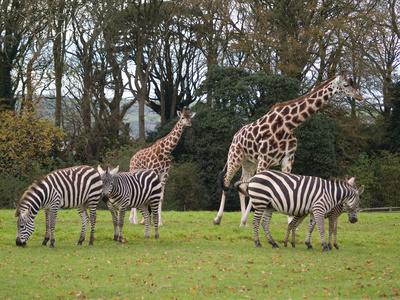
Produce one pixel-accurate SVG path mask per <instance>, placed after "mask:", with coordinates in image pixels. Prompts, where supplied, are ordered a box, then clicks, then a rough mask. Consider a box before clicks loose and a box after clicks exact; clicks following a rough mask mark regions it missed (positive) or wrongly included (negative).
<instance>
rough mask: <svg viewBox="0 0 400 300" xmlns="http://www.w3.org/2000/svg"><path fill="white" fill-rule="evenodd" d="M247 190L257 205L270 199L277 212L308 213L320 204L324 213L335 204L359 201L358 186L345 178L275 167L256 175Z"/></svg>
mask: <svg viewBox="0 0 400 300" xmlns="http://www.w3.org/2000/svg"><path fill="white" fill-rule="evenodd" d="M248 193H249V195H250V197H251V199H252V203H253V205H254V206H258V205H265V203H266V202H267V203H268V204H269V205H271V206H272V207H273V208H274V209H275V210H276V211H279V212H282V213H284V214H288V215H297V216H302V215H306V214H309V213H310V212H311V210H312V208H313V207H314V206H315V205H317V206H319V207H320V209H321V213H323V214H324V215H325V213H328V212H329V211H331V210H332V209H333V208H334V207H335V206H336V205H339V204H343V205H345V206H348V207H350V208H354V207H356V206H358V204H359V197H358V193H357V189H356V188H355V187H354V186H353V185H351V184H349V183H348V182H347V181H345V180H340V179H334V180H325V179H322V178H318V177H313V176H301V175H294V174H290V173H286V172H279V171H273V170H267V171H262V172H260V173H258V174H256V175H255V176H254V177H253V178H252V179H251V180H250V182H249V187H248Z"/></svg>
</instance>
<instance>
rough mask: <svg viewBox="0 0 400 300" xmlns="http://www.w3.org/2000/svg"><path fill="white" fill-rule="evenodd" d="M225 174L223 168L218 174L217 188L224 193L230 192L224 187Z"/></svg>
mask: <svg viewBox="0 0 400 300" xmlns="http://www.w3.org/2000/svg"><path fill="white" fill-rule="evenodd" d="M225 174H226V171H225V168H224V170H223V171H222V172H221V173H219V176H218V187H219V188H220V189H222V190H223V191H224V192H228V191H230V189H231V188H230V187H229V186H225V185H224V177H225Z"/></svg>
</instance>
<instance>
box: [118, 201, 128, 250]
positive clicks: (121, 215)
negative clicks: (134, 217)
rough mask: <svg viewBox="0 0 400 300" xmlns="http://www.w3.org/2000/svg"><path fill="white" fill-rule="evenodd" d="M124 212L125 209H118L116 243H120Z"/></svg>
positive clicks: (122, 207)
mask: <svg viewBox="0 0 400 300" xmlns="http://www.w3.org/2000/svg"><path fill="white" fill-rule="evenodd" d="M125 212H126V207H124V206H121V207H120V208H119V218H118V227H119V236H118V242H120V243H122V238H123V237H122V227H124V219H125Z"/></svg>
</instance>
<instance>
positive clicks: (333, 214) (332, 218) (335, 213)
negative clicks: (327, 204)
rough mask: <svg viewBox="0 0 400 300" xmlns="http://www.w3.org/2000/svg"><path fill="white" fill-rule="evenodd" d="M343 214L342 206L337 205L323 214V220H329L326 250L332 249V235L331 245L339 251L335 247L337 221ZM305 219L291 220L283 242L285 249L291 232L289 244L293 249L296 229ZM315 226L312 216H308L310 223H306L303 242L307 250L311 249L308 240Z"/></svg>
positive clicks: (303, 217) (298, 217)
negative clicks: (306, 228)
mask: <svg viewBox="0 0 400 300" xmlns="http://www.w3.org/2000/svg"><path fill="white" fill-rule="evenodd" d="M343 212H344V206H343V204H338V205H336V206H335V207H334V208H332V210H331V211H330V212H328V213H327V214H325V219H328V220H329V239H328V248H329V249H332V235H333V245H334V247H335V248H336V249H339V247H338V245H337V240H336V235H337V221H338V218H339V217H340V215H341V214H342V213H343ZM305 217H306V215H305V216H295V217H294V218H293V220H292V222H290V224H288V229H287V232H286V237H285V241H284V242H283V243H284V245H285V247H286V246H287V241H288V239H289V235H290V232H292V240H291V242H290V243H291V244H292V246H293V247H295V232H296V228H297V227H298V226H299V225H300V224H301V222H302V221H303V220H304V219H305ZM315 224H316V222H315V219H314V215H310V222H309V223H308V230H307V237H306V241H305V244H306V245H307V248H308V249H312V245H311V242H310V240H311V234H312V232H313V230H314V227H315Z"/></svg>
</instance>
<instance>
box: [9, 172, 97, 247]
mask: <svg viewBox="0 0 400 300" xmlns="http://www.w3.org/2000/svg"><path fill="white" fill-rule="evenodd" d="M101 193H102V182H101V178H100V175H99V173H98V172H97V171H96V170H95V169H94V168H92V167H89V166H77V167H72V168H67V169H60V170H56V171H53V172H51V173H50V174H48V175H47V176H46V177H44V178H43V179H41V180H39V181H37V182H35V183H33V184H32V185H31V186H30V187H29V188H28V190H27V191H26V192H25V193H24V195H23V196H22V198H21V200H20V202H19V203H18V206H17V209H16V212H15V216H16V217H18V222H17V226H18V230H17V238H16V244H17V245H18V246H23V245H25V244H26V241H27V240H28V239H29V237H30V235H31V234H32V233H33V231H34V230H35V224H34V219H35V217H36V215H37V213H38V211H39V209H41V208H43V209H44V211H45V216H46V234H45V238H44V241H43V243H42V245H46V244H47V242H48V241H49V240H50V248H54V241H55V240H54V228H55V224H56V218H57V212H58V210H59V209H60V208H75V207H76V208H77V209H78V212H79V215H80V216H81V219H82V231H81V235H80V237H79V240H78V243H77V244H78V245H81V244H82V242H83V241H84V239H85V235H86V229H87V226H88V223H89V216H88V214H87V211H86V209H89V213H90V223H91V231H90V240H89V245H93V240H94V227H95V224H96V208H97V204H98V203H99V200H100V196H101Z"/></svg>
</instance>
